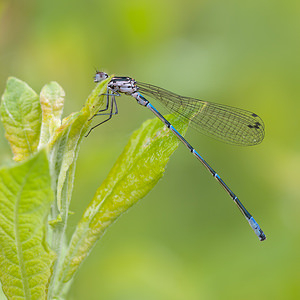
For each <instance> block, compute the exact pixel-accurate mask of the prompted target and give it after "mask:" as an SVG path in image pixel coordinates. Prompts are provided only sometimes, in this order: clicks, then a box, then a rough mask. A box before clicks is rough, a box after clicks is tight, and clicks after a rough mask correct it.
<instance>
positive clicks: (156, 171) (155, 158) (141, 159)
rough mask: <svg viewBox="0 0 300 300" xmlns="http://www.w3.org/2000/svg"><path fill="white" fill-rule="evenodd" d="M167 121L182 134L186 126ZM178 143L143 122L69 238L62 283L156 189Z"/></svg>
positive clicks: (156, 122)
mask: <svg viewBox="0 0 300 300" xmlns="http://www.w3.org/2000/svg"><path fill="white" fill-rule="evenodd" d="M169 120H170V121H171V123H173V124H174V126H176V128H177V129H178V130H179V131H180V132H182V133H185V131H186V130H187V126H188V125H187V124H186V123H180V122H177V119H176V118H175V117H173V116H170V117H169ZM178 144H179V140H178V139H177V138H176V137H175V136H174V135H173V134H172V133H171V132H170V131H169V129H167V127H166V126H164V124H162V122H161V121H160V120H158V119H153V120H148V121H146V122H145V123H144V124H143V125H142V126H141V128H140V129H139V130H137V131H136V132H134V133H133V135H132V137H131V138H130V141H129V143H128V144H127V146H126V147H125V149H124V151H123V153H122V154H121V156H120V157H119V158H118V160H117V162H116V163H115V165H114V167H113V168H112V170H111V171H110V173H109V175H108V177H107V179H106V180H105V181H104V182H103V183H102V185H101V186H100V187H99V189H98V190H97V192H96V194H95V196H94V197H93V200H92V201H91V203H90V205H89V206H88V208H87V209H86V211H85V213H84V215H83V217H82V219H81V220H80V222H79V224H78V226H77V228H76V230H75V232H74V234H73V236H72V239H71V243H70V247H69V252H68V253H67V255H66V259H65V262H64V268H63V270H62V272H61V275H60V281H61V282H67V281H68V280H70V279H71V278H72V276H73V275H74V273H75V272H76V270H77V269H78V267H79V266H80V264H81V263H82V261H83V260H84V259H85V257H86V256H87V255H88V254H89V252H90V250H91V249H92V247H93V246H94V244H95V242H96V241H97V240H98V239H99V238H100V237H101V236H102V235H103V234H104V232H105V231H106V229H107V228H108V227H109V226H110V225H111V224H112V223H113V222H114V221H115V220H116V219H117V218H118V217H119V216H120V215H122V214H123V213H124V212H125V211H127V210H128V209H129V208H130V207H131V206H133V205H134V204H135V203H136V202H137V201H138V200H139V199H141V198H143V197H144V196H145V195H146V194H147V193H148V192H149V191H150V190H151V189H152V188H153V187H154V186H155V184H156V183H157V181H158V180H159V179H160V178H161V177H162V176H163V173H164V171H165V166H166V164H167V162H168V160H169V158H170V155H171V154H172V153H173V152H174V151H175V149H176V148H177V146H178Z"/></svg>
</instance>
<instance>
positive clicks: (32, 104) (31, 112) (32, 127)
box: [0, 77, 41, 161]
mask: <svg viewBox="0 0 300 300" xmlns="http://www.w3.org/2000/svg"><path fill="white" fill-rule="evenodd" d="M0 113H1V119H2V122H3V125H4V128H5V137H6V138H7V140H8V141H9V143H10V146H11V149H12V151H13V154H14V160H15V161H22V160H24V159H26V158H28V157H29V156H30V155H32V154H33V153H34V152H36V150H37V147H38V143H39V136H40V128H41V106H40V101H39V97H38V95H37V94H36V93H35V91H34V90H32V89H31V88H30V87H29V86H28V85H27V84H26V83H25V82H23V81H21V80H19V79H17V78H15V77H10V78H8V80H7V84H6V89H5V92H4V94H3V96H2V101H1V106H0Z"/></svg>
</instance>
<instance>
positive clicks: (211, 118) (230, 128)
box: [137, 82, 264, 146]
mask: <svg viewBox="0 0 300 300" xmlns="http://www.w3.org/2000/svg"><path fill="white" fill-rule="evenodd" d="M137 86H138V87H139V92H140V93H141V94H142V95H144V96H149V97H152V98H154V99H156V100H157V101H159V102H160V103H161V104H162V105H163V106H164V107H165V108H166V109H167V110H169V112H171V113H172V114H174V115H176V116H178V117H179V118H182V119H183V120H185V121H188V120H189V121H190V124H191V126H192V127H193V128H195V129H196V130H198V131H200V132H201V133H203V134H205V135H208V136H211V137H214V138H217V139H218V140H221V141H223V142H226V143H230V144H234V145H241V146H252V145H257V144H259V143H261V141H262V140H263V138H264V123H263V121H262V120H261V118H260V117H259V116H258V115H257V114H255V113H252V112H250V111H247V110H243V109H240V108H236V107H232V106H227V105H222V104H217V103H213V102H208V101H202V100H198V99H193V98H189V97H183V96H179V95H177V94H174V93H172V92H169V91H167V90H165V89H162V88H160V87H157V86H154V85H151V84H148V83H142V82H137Z"/></svg>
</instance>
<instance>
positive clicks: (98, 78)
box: [94, 71, 108, 82]
mask: <svg viewBox="0 0 300 300" xmlns="http://www.w3.org/2000/svg"><path fill="white" fill-rule="evenodd" d="M107 77H108V75H107V74H106V73H105V72H99V71H97V72H96V74H95V77H94V82H100V81H103V80H104V79H106V78H107Z"/></svg>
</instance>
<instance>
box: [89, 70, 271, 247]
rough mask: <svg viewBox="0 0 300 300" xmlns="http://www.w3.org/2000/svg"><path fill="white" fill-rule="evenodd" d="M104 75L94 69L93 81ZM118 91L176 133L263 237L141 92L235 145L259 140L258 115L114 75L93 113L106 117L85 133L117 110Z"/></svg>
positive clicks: (257, 229) (259, 232) (260, 124)
mask: <svg viewBox="0 0 300 300" xmlns="http://www.w3.org/2000/svg"><path fill="white" fill-rule="evenodd" d="M106 78H108V75H107V74H106V73H104V72H98V71H97V72H96V75H95V77H94V81H95V82H101V81H103V80H104V79H106ZM121 93H122V94H126V95H130V96H132V97H134V98H135V99H136V100H137V102H138V103H139V104H140V105H142V106H145V107H147V108H149V109H150V110H151V111H152V112H153V113H154V114H155V115H156V116H157V117H158V118H159V119H160V120H161V121H162V122H163V123H164V124H165V125H166V126H167V127H168V128H169V129H170V130H171V131H172V132H173V133H174V134H175V136H176V137H177V138H178V139H179V140H180V141H181V142H182V143H183V144H184V145H185V146H186V147H187V148H188V149H189V151H190V152H192V153H193V154H194V156H195V157H196V158H197V159H198V160H199V161H200V162H201V163H202V164H203V165H204V167H205V168H206V169H207V170H208V171H209V172H210V173H211V174H212V176H213V177H214V178H216V180H217V181H218V182H219V183H220V184H221V186H222V187H223V188H224V189H225V191H226V192H227V193H228V194H229V196H230V197H231V199H232V200H233V201H234V202H235V204H236V205H237V206H238V208H239V209H240V211H241V212H242V214H243V215H244V216H245V218H246V220H247V221H248V222H249V224H250V226H251V228H252V229H253V230H254V232H255V234H256V235H257V236H258V238H259V239H260V241H263V240H265V239H266V236H265V234H264V232H263V231H262V230H261V228H260V227H259V225H258V224H257V222H256V221H255V220H254V218H253V217H252V215H251V214H250V213H249V212H248V211H247V209H246V208H245V207H244V206H243V204H242V203H241V201H240V200H239V199H238V197H237V196H236V195H235V194H234V193H233V192H232V191H231V189H230V188H229V187H228V186H227V185H226V183H225V182H224V181H223V180H222V179H221V177H220V176H219V175H218V174H217V173H216V172H215V171H214V170H213V168H212V167H211V166H210V165H209V164H208V163H207V162H206V161H205V160H204V159H203V158H202V157H201V155H200V154H199V153H198V152H197V151H196V150H195V149H194V148H193V147H192V146H191V145H190V144H189V143H188V142H187V141H186V140H185V138H184V137H183V136H182V135H181V134H180V133H179V132H178V131H177V130H176V129H175V128H174V127H173V126H172V124H170V123H169V122H168V120H166V119H165V118H164V117H163V116H162V115H161V114H160V113H159V112H158V111H157V110H156V108H155V107H154V106H153V105H152V104H151V103H150V102H149V101H148V100H147V99H146V98H145V97H144V96H143V95H146V96H149V97H151V98H154V99H155V100H158V101H159V102H160V103H161V104H162V105H163V106H165V107H166V109H167V110H169V111H170V112H171V113H172V114H174V115H176V116H178V117H179V118H182V120H183V121H188V122H190V124H191V126H192V127H194V128H195V129H197V130H198V131H200V132H202V133H204V134H206V135H210V136H212V137H215V138H217V139H219V140H221V141H223V142H227V143H230V144H235V145H243V146H251V145H256V144H259V143H260V142H261V141H262V140H263V138H264V124H263V121H262V120H261V118H260V117H259V116H258V115H257V114H255V113H252V112H250V111H246V110H243V109H240V108H235V107H231V106H226V105H222V104H217V103H213V102H208V101H202V100H198V99H194V98H189V97H183V96H179V95H177V94H174V93H172V92H169V91H167V90H165V89H162V88H160V87H157V86H154V85H151V84H148V83H142V82H137V81H135V80H134V79H132V78H130V77H113V78H112V79H111V81H110V82H109V83H108V86H107V93H106V94H105V95H106V96H107V102H106V107H105V108H104V109H102V110H100V111H99V112H98V113H97V114H96V115H95V116H98V115H107V116H108V117H107V119H105V120H104V121H102V122H101V123H99V124H97V125H96V126H94V127H92V128H91V129H90V131H89V132H88V134H87V136H88V135H89V134H90V132H91V131H92V130H93V129H94V128H96V127H97V126H99V125H101V124H103V123H104V122H106V121H108V120H109V119H111V118H112V116H113V115H115V114H117V113H118V108H117V103H116V99H115V96H120V94H121Z"/></svg>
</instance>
